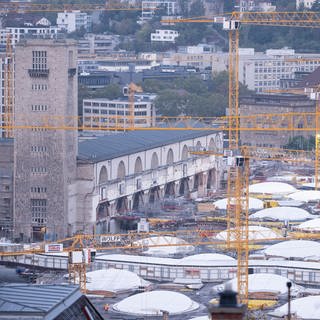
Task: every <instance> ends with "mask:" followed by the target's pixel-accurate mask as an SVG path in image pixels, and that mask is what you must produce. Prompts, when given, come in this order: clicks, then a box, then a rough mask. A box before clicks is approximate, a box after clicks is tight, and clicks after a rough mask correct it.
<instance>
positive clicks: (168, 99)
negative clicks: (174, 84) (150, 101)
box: [155, 89, 189, 116]
mask: <svg viewBox="0 0 320 320" xmlns="http://www.w3.org/2000/svg"><path fill="white" fill-rule="evenodd" d="M188 98H189V94H188V93H187V92H183V91H179V90H170V89H166V90H163V91H161V92H160V93H159V94H158V97H157V98H156V101H155V106H156V109H157V113H158V114H160V115H164V116H178V115H181V114H185V110H186V105H187V101H188Z"/></svg>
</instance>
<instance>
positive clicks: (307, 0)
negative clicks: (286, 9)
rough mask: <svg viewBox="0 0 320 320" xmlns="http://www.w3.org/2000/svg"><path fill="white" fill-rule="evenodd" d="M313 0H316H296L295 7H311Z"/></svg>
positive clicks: (314, 0)
mask: <svg viewBox="0 0 320 320" xmlns="http://www.w3.org/2000/svg"><path fill="white" fill-rule="evenodd" d="M315 2H316V0H296V9H300V8H301V7H304V8H307V9H311V8H312V5H313V4H314V3H315Z"/></svg>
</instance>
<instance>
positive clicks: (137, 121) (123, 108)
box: [83, 94, 156, 132]
mask: <svg viewBox="0 0 320 320" xmlns="http://www.w3.org/2000/svg"><path fill="white" fill-rule="evenodd" d="M155 97H156V96H155V95H148V94H135V97H134V126H135V127H137V128H142V127H152V126H154V125H155V121H156V110H155V105H154V99H155ZM83 123H84V126H85V127H90V128H99V127H100V128H102V129H103V130H101V132H103V131H105V130H106V129H108V128H112V127H120V128H126V127H130V126H131V124H130V106H129V101H128V99H117V100H109V99H85V100H83ZM98 131H99V130H98ZM95 132H97V131H95Z"/></svg>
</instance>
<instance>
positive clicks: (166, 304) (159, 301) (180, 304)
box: [112, 290, 199, 316]
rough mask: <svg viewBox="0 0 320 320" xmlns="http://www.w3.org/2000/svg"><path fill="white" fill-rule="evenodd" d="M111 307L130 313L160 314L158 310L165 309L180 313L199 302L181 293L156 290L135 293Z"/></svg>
mask: <svg viewBox="0 0 320 320" xmlns="http://www.w3.org/2000/svg"><path fill="white" fill-rule="evenodd" d="M112 308H113V309H114V310H116V311H119V312H124V313H128V314H132V315H148V316H161V315H162V312H161V311H160V310H166V311H168V312H169V314H171V315H174V314H181V313H184V312H190V311H193V310H196V309H198V308H199V304H198V303H196V302H195V301H193V300H191V299H190V298H189V297H187V296H185V295H183V294H181V293H177V292H173V291H166V290H157V291H150V292H143V293H138V294H135V295H133V296H130V297H128V298H126V299H124V300H122V301H120V302H118V303H116V304H114V305H113V307H112Z"/></svg>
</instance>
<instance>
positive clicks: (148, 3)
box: [141, 0, 177, 21]
mask: <svg viewBox="0 0 320 320" xmlns="http://www.w3.org/2000/svg"><path fill="white" fill-rule="evenodd" d="M159 7H164V8H165V9H166V15H168V16H172V15H175V14H176V13H177V2H176V0H143V1H142V12H141V20H142V21H146V20H150V19H152V17H153V15H154V13H155V10H156V8H159Z"/></svg>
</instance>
